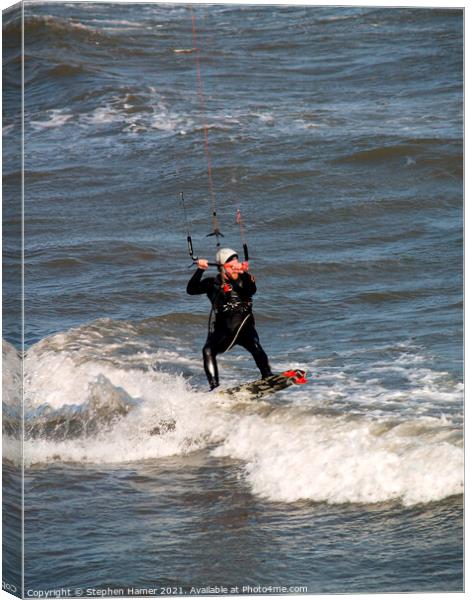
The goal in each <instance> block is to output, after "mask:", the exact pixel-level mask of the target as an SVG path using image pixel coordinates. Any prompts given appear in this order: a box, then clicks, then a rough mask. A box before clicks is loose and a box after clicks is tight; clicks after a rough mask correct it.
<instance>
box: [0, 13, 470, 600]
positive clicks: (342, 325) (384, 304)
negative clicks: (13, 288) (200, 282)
mask: <svg viewBox="0 0 470 600" xmlns="http://www.w3.org/2000/svg"><path fill="white" fill-rule="evenodd" d="M193 14H194V17H195V24H196V43H197V50H195V47H194V38H193V31H192V16H193ZM462 30H463V19H462V12H461V11H459V10H440V9H425V8H421V9H413V8H374V7H364V8H361V7H349V8H347V7H342V8H340V7H314V6H305V7H302V6H296V7H293V6H249V5H243V6H236V5H232V6H229V5H225V6H224V5H204V6H195V7H193V9H191V8H190V7H188V6H186V5H168V4H167V5H165V4H160V5H159V4H151V3H148V4H113V3H106V2H104V3H100V4H95V3H85V2H83V3H36V2H35V3H32V2H26V3H25V98H24V100H25V130H24V142H25V157H24V158H25V204H24V211H25V331H24V333H25V350H26V357H25V396H24V400H25V406H24V411H25V437H26V440H25V444H24V463H25V504H24V518H25V534H26V535H25V569H26V574H25V587H26V590H27V591H28V593H30V595H36V596H38V595H40V593H41V592H44V590H49V591H51V590H52V592H51V593H53V592H54V591H55V592H57V590H60V589H71V590H72V591H73V592H74V593H75V594H82V595H86V594H87V590H91V592H90V593H91V595H93V593H95V594H96V593H97V591H103V593H108V594H109V593H112V591H113V590H114V591H115V592H116V593H120V590H125V591H126V594H127V595H128V594H131V595H132V594H134V595H135V593H136V592H135V590H137V591H138V590H144V593H145V590H151V591H152V592H151V593H155V594H159V595H164V594H165V593H168V592H169V591H171V593H176V594H181V593H190V592H191V591H193V588H194V590H195V591H194V593H203V592H205V593H210V592H215V593H217V590H219V591H220V590H221V589H228V590H229V593H230V592H232V593H235V591H238V592H239V593H250V592H251V593H257V592H259V593H263V592H264V593H270V592H272V593H277V592H279V591H285V590H284V588H286V590H287V593H291V592H295V593H302V592H309V593H311V594H313V593H328V592H329V593H347V592H405V591H406V592H418V591H419V592H424V591H432V592H436V591H459V590H462V585H463V582H462V485H463V448H462V417H463V389H462V379H463V374H462V245H463V241H462V91H463V86H462V46H463V32H462ZM18 34H19V24H18V22H17V21H15V20H14V19H13V18H12V16H11V15H10V16H8V15H7V16H6V17H5V19H4V39H5V40H6V44H7V49H6V51H5V57H6V59H7V65H6V67H5V69H6V76H7V77H8V76H10V75H11V76H12V77H13V76H14V69H15V68H16V69H17V66H18V61H19V55H17V54H16V51H15V50H14V41H15V40H16V39H18ZM9 45H10V48H8V47H9ZM198 60H199V67H200V72H201V83H202V89H200V88H199V87H198V80H197V62H198ZM201 92H202V95H201ZM14 99H15V96H14V95H12V96H11V97H10V96H8V95H6V96H5V98H4V107H5V116H4V123H3V125H4V176H5V196H4V197H5V208H4V215H6V217H4V239H6V242H5V243H6V244H8V243H9V240H10V239H11V237H12V236H13V235H14V234H15V232H17V231H18V228H17V220H15V219H14V218H11V219H10V218H9V208H8V207H9V204H8V203H9V202H10V203H11V202H12V199H15V198H16V200H18V197H17V196H15V193H16V190H17V189H18V188H17V184H18V177H19V172H18V152H17V148H16V146H15V140H17V139H18V135H19V129H18V127H19V124H18V122H17V121H16V120H15V119H14V118H13V114H14V108H15V107H14V103H13V101H14ZM204 129H206V132H207V138H208V142H209V152H210V159H211V166H212V172H211V176H212V184H213V188H214V193H215V199H216V205H217V212H218V217H219V220H220V225H221V229H222V232H223V234H224V238H223V240H222V244H223V245H225V246H229V247H232V248H235V249H238V250H239V251H241V239H240V233H239V228H238V225H236V224H235V214H236V210H237V209H238V208H239V209H241V211H242V215H243V219H244V225H245V235H246V239H247V242H248V245H249V251H250V269H251V271H252V272H253V274H254V275H255V276H256V282H257V286H258V292H257V294H256V296H255V298H254V300H255V302H254V311H255V318H256V325H257V329H258V332H259V334H260V339H261V343H262V344H263V346H264V348H265V349H266V351H267V353H268V355H269V358H270V361H271V364H272V367H273V370H275V371H281V370H285V369H287V368H297V367H299V368H304V369H307V371H308V376H309V383H308V384H307V385H305V386H298V387H296V388H290V389H288V390H286V391H284V392H281V393H278V394H276V395H275V396H273V397H272V398H269V399H267V400H263V401H259V402H247V401H243V400H240V401H237V400H236V399H235V400H231V401H229V400H228V399H226V398H225V399H224V398H223V397H222V396H217V395H215V394H214V393H209V392H208V391H207V382H206V380H205V376H204V372H203V369H202V355H201V348H202V345H203V344H204V340H205V337H206V332H207V318H208V312H209V303H208V300H207V298H206V297H204V296H201V297H190V296H187V295H186V293H185V287H186V283H187V280H188V279H189V277H190V276H191V274H192V270H191V269H190V268H188V266H189V265H190V263H191V260H190V259H189V257H188V256H187V248H186V235H187V230H186V222H185V218H184V213H183V210H182V206H181V203H180V193H181V192H184V194H185V199H186V205H187V206H186V208H187V213H188V221H189V226H190V232H191V235H192V238H193V243H194V246H195V252H196V254H198V255H199V256H201V257H207V258H208V259H209V260H213V259H214V253H215V240H214V238H212V237H206V236H207V234H208V233H210V232H211V230H212V224H211V219H210V216H211V215H210V213H211V198H210V193H209V180H208V165H207V156H206V152H205V140H204V138H205V132H204ZM4 262H5V266H4V269H5V273H6V277H7V276H8V275H9V274H10V273H12V272H13V271H14V270H15V269H18V261H17V257H15V256H12V255H11V254H10V253H9V252H8V251H7V252H5V251H4ZM4 310H5V317H4V332H3V337H4V343H3V350H4V359H3V360H4V366H5V368H6V375H5V380H4V428H5V430H6V437H5V444H4V477H5V481H4V485H5V486H6V490H7V493H6V495H5V497H6V500H5V503H6V508H7V509H8V510H9V513H8V515H7V518H6V521H5V524H4V531H5V532H6V533H5V535H6V536H7V539H8V540H9V541H11V543H12V544H13V546H14V545H15V543H16V544H17V545H18V535H19V533H18V531H16V532H15V527H16V526H17V525H18V523H19V522H20V518H21V515H20V513H19V508H18V506H17V503H16V504H15V502H14V499H15V497H16V496H15V493H18V489H19V488H18V472H17V464H18V463H17V456H18V452H19V447H18V443H17V442H16V441H15V435H14V433H15V431H16V430H15V423H17V419H18V417H19V415H20V413H19V412H18V397H17V393H16V392H15V386H16V385H17V383H18V381H19V379H20V376H21V369H20V363H19V358H18V350H20V349H21V344H20V342H21V336H20V330H19V327H18V322H17V321H16V320H15V315H16V314H17V312H16V311H17V306H16V305H15V298H13V297H11V296H9V294H8V287H7V286H5V287H4ZM219 367H220V375H221V381H222V385H223V386H230V385H234V384H237V383H239V382H244V381H250V380H253V379H256V378H257V377H258V373H257V370H256V367H255V365H254V362H253V360H252V359H251V357H250V356H249V355H247V354H246V352H245V351H244V350H243V349H241V348H240V347H235V348H234V349H232V350H231V351H230V352H229V353H227V354H225V355H222V356H220V357H219ZM15 461H16V462H15ZM8 491H10V492H11V493H10V494H8ZM12 499H13V500H12ZM16 500H18V501H19V497H16ZM9 502H11V505H10V504H9ZM14 558H15V554H14V552H13V553H12V554H10V555H8V556H7V558H6V569H7V571H8V573H10V576H11V577H12V578H13V579H14V578H15V577H16V578H17V579H16V581H17V580H18V577H19V574H18V572H16V571H15V566H14V564H13V560H14ZM15 573H16V574H15ZM216 588H217V590H216ZM110 590H111V591H110ZM133 590H134V591H133ZM106 591H107V592H106ZM146 593H149V592H148V591H147V592H146Z"/></svg>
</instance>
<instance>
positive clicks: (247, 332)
mask: <svg viewBox="0 0 470 600" xmlns="http://www.w3.org/2000/svg"><path fill="white" fill-rule="evenodd" d="M245 327H246V328H245ZM238 343H239V344H240V346H243V348H245V349H246V350H248V352H249V353H250V354H251V355H252V356H253V358H254V359H255V363H256V366H257V367H258V369H259V370H260V373H261V377H262V378H263V379H266V377H269V376H270V375H272V374H273V373H272V371H271V367H270V366H269V359H268V357H267V354H266V352H265V351H264V350H263V348H262V346H261V344H260V341H259V337H258V332H257V331H256V329H255V328H254V327H253V325H251V324H249V323H247V324H246V326H244V327H243V330H242V332H241V336H240V337H239V339H238Z"/></svg>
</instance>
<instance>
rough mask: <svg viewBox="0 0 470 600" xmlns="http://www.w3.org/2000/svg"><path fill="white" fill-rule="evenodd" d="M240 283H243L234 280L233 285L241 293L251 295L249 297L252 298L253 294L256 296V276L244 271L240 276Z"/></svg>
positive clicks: (245, 295) (246, 295)
mask: <svg viewBox="0 0 470 600" xmlns="http://www.w3.org/2000/svg"><path fill="white" fill-rule="evenodd" d="M240 283H241V285H239V284H238V283H236V282H234V285H233V287H234V289H235V291H236V292H237V293H239V294H240V295H242V296H244V297H249V298H251V296H254V295H255V294H256V283H255V278H254V277H253V275H251V274H250V273H243V274H242V275H241V276H240Z"/></svg>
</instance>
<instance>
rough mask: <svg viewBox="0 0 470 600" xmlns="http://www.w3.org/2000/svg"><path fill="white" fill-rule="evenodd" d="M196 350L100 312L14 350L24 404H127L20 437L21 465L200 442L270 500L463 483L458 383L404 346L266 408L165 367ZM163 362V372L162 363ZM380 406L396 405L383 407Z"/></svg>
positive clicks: (172, 449) (191, 447) (147, 453)
mask: <svg viewBox="0 0 470 600" xmlns="http://www.w3.org/2000/svg"><path fill="white" fill-rule="evenodd" d="M179 343H180V344H181V341H180V342H179ZM4 354H5V357H6V358H5V359H4V360H6V363H7V364H10V363H11V369H10V371H11V373H12V374H11V376H10V379H8V380H7V383H8V381H9V382H10V384H11V386H10V387H11V388H12V389H13V388H14V383H15V381H17V378H18V369H17V367H18V356H17V354H16V352H15V350H14V348H12V347H10V346H9V345H8V344H6V345H4ZM232 358H234V359H235V358H237V359H238V358H246V357H245V356H244V355H243V356H242V355H240V357H238V356H234V357H232ZM199 360H200V359H199V356H198V357H191V356H190V357H189V358H188V350H187V349H186V348H182V349H179V348H178V346H177V344H176V342H173V347H172V348H168V347H163V346H162V347H159V348H155V349H154V348H149V347H147V346H145V341H144V340H143V339H142V338H141V337H140V336H139V327H138V325H133V324H131V323H126V322H113V321H110V320H100V321H96V322H94V323H91V324H89V325H86V326H83V327H79V328H76V329H72V330H70V331H68V332H64V333H59V334H56V335H54V336H51V337H49V338H46V339H44V340H42V341H41V342H39V343H38V344H35V345H34V346H33V347H31V348H30V349H29V350H28V352H27V356H26V358H25V373H26V379H25V403H26V406H25V410H26V412H27V414H33V412H34V410H35V409H37V408H38V407H39V406H41V405H44V404H47V405H48V406H49V407H51V408H52V409H54V410H61V409H63V408H64V407H67V406H70V405H71V404H75V405H78V406H80V407H85V406H87V405H89V404H90V401H91V400H93V399H95V398H98V400H100V399H102V400H103V406H107V405H108V404H107V400H109V401H110V402H109V405H112V400H113V397H116V398H118V399H119V398H124V400H125V401H126V399H128V400H129V405H130V406H132V407H133V408H131V410H130V412H129V413H128V414H127V415H125V416H121V418H120V420H118V421H117V422H115V423H114V425H112V426H110V425H104V426H103V427H102V429H100V430H99V432H98V434H97V435H94V436H93V437H87V438H84V437H82V438H76V439H67V440H63V441H57V440H56V441H54V440H52V439H42V438H40V439H30V440H27V441H26V443H25V446H24V453H25V454H24V458H25V462H26V464H28V465H30V464H33V463H38V462H40V463H50V462H54V461H60V462H67V461H71V462H79V463H97V464H111V463H117V464H119V463H125V462H129V461H130V462H138V461H141V460H146V459H155V458H158V457H164V456H170V455H184V454H187V453H188V452H193V451H196V450H201V449H206V451H209V452H211V453H212V455H214V456H219V457H220V456H228V457H231V458H232V459H234V460H237V461H242V469H243V473H244V476H245V478H246V482H247V484H248V485H249V487H250V488H251V490H252V492H253V493H254V494H256V495H259V496H261V497H263V498H266V499H268V500H270V501H276V502H297V501H299V500H310V501H318V502H328V503H342V502H366V503H369V502H384V501H400V502H402V503H404V504H406V505H412V504H416V503H420V502H430V501H434V500H440V499H442V498H445V497H447V496H450V495H453V494H460V493H461V492H462V484H463V449H462V444H461V441H462V440H461V438H462V432H461V428H460V426H459V425H458V423H456V422H455V418H454V413H455V410H454V409H455V406H456V401H457V399H458V397H459V394H461V389H460V385H457V386H456V385H455V384H453V383H452V382H449V381H448V380H449V376H448V374H446V373H442V372H437V371H436V372H433V371H432V370H431V369H430V368H429V367H427V366H425V365H423V364H422V363H423V361H421V360H416V357H415V356H414V357H413V356H410V357H406V356H404V355H400V356H399V357H398V359H397V360H395V361H390V362H389V363H388V364H387V363H386V362H384V363H376V364H375V365H370V364H369V365H368V366H367V367H364V372H363V373H362V376H363V377H362V378H357V379H354V378H353V377H351V375H350V374H349V373H346V372H344V371H343V370H339V369H338V370H335V369H330V370H329V371H326V370H325V371H324V372H323V373H322V376H321V377H320V378H319V379H315V378H313V380H312V381H311V384H310V385H308V386H300V387H299V388H298V389H297V390H290V392H289V394H290V395H289V399H290V400H289V403H286V404H284V405H283V406H282V407H277V408H276V404H275V403H273V404H270V403H248V404H246V405H241V404H240V405H238V404H237V403H235V404H234V403H233V402H232V401H229V400H227V398H226V399H225V400H223V399H220V400H219V399H218V397H217V396H214V394H208V393H201V392H197V391H195V390H194V389H192V388H191V386H190V385H189V383H188V381H187V379H185V378H184V377H183V376H182V375H179V374H175V373H174V366H175V365H177V364H181V365H184V368H185V369H188V368H189V369H191V368H193V367H194V368H195V369H196V368H197V370H198V371H200V369H201V365H200V364H199ZM238 362H240V361H237V364H238ZM168 364H171V365H172V371H173V373H168V372H164V371H163V370H162V368H163V365H168ZM288 366H290V367H292V366H293V365H292V364H290V363H289V365H288ZM276 367H281V368H282V365H276ZM382 369H385V371H382ZM312 370H313V371H315V369H312ZM366 370H367V371H370V373H368V374H369V375H374V376H376V377H377V376H379V377H377V381H376V382H375V383H370V381H368V380H367V378H365V377H364V375H366V374H367V373H366ZM391 370H392V371H393V370H394V372H396V373H398V374H399V375H400V376H402V375H403V377H404V378H405V379H406V381H407V382H408V383H409V384H410V387H409V388H407V389H406V390H405V392H403V391H397V390H396V389H386V387H385V386H384V385H382V384H381V380H380V376H381V375H385V376H386V375H387V371H391ZM397 370H398V371H397ZM15 373H16V375H15ZM15 377H16V379H15ZM455 388H458V390H456V389H455ZM404 393H406V400H407V402H404V397H403V394H404ZM413 394H414V395H415V396H416V397H414V396H413ZM442 394H444V397H442ZM447 394H449V397H448V398H447V396H446V395H447ZM281 396H282V394H281ZM13 400H14V399H13ZM436 402H437V403H439V402H441V405H442V406H443V407H445V406H448V407H450V408H452V410H449V411H448V412H446V413H445V414H446V415H447V416H446V417H442V418H436V417H433V416H430V415H429V414H422V413H421V412H420V410H419V409H420V408H421V407H422V405H424V406H425V407H427V406H428V405H429V406H432V405H434V404H436ZM446 403H447V404H446ZM389 404H391V405H392V406H393V407H395V406H398V407H399V408H398V409H397V410H394V411H393V412H392V413H390V411H387V406H388V405H389ZM355 406H357V407H358V410H357V411H356V410H354V407H355ZM352 407H353V408H352ZM161 421H165V422H168V421H174V422H175V423H176V427H175V429H174V431H167V432H165V433H164V435H150V432H151V430H152V429H153V428H155V427H158V426H159V425H160V423H161ZM5 452H6V455H7V457H8V456H9V453H10V454H11V456H10V459H11V460H18V458H17V456H18V453H17V448H16V447H15V444H13V443H12V444H8V443H7V444H6V446H5Z"/></svg>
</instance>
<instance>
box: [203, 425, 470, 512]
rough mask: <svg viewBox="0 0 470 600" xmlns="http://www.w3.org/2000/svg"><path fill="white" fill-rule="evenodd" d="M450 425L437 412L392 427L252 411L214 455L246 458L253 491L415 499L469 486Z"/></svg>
mask: <svg viewBox="0 0 470 600" xmlns="http://www.w3.org/2000/svg"><path fill="white" fill-rule="evenodd" d="M445 428H446V423H443V422H441V421H439V420H436V419H422V420H416V421H412V422H408V423H406V424H405V425H403V426H401V427H400V426H396V427H391V424H390V423H387V422H373V421H371V420H367V419H360V420H347V419H345V418H341V417H320V416H314V415H310V416H308V417H306V416H305V415H304V416H303V418H302V419H301V420H300V421H299V420H297V421H296V420H293V419H286V418H285V415H284V417H283V420H282V421H279V420H276V419H271V420H269V419H268V420H266V419H262V418H260V417H259V416H251V417H246V418H244V419H241V420H240V421H239V422H238V424H237V426H236V427H235V428H234V429H233V431H232V432H230V434H229V435H228V437H227V438H226V440H225V441H224V443H223V444H221V445H220V446H219V447H218V448H217V449H216V450H214V451H213V454H214V455H215V456H231V457H232V458H236V459H240V460H243V461H245V463H246V467H245V473H246V480H247V482H248V483H249V485H250V487H251V488H252V490H253V492H254V493H255V494H257V495H260V496H262V497H264V498H267V499H268V500H271V501H278V502H279V501H280V502H295V501H299V500H313V501H318V502H328V503H343V502H359V503H375V502H384V501H390V500H400V501H401V502H403V503H404V504H405V505H410V504H416V503H420V502H430V501H433V500H440V499H442V498H445V497H447V496H450V495H453V494H460V493H462V488H463V450H462V448H461V447H460V446H458V445H455V444H454V443H452V442H451V441H450V440H451V439H452V435H451V434H453V433H455V432H453V431H452V432H445V435H443V429H444V430H445ZM443 438H444V439H443ZM446 438H447V439H446Z"/></svg>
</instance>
